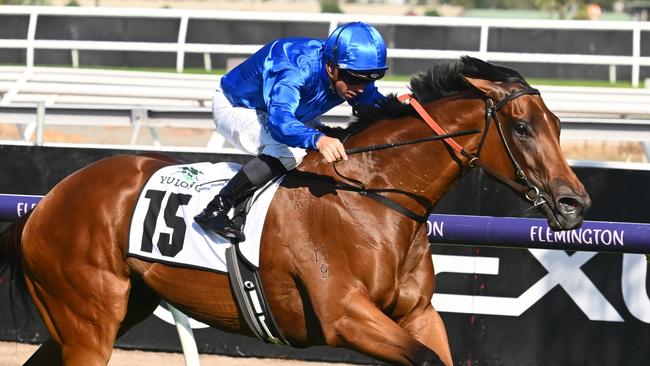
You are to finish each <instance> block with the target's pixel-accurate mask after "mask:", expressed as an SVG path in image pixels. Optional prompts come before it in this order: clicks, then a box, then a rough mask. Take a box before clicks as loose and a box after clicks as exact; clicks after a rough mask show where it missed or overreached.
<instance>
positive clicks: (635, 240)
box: [428, 215, 650, 323]
mask: <svg viewBox="0 0 650 366" xmlns="http://www.w3.org/2000/svg"><path fill="white" fill-rule="evenodd" d="M649 231H650V225H647V224H632V223H612V222H585V223H584V225H583V226H582V227H581V228H579V229H575V230H569V231H561V232H555V231H552V230H551V229H549V228H548V227H547V226H546V224H545V220H537V219H519V218H501V217H479V216H456V215H431V217H430V221H429V223H428V234H429V238H430V241H431V242H432V243H455V244H469V245H478V244H485V243H487V244H490V245H494V246H506V247H520V248H527V247H537V248H536V249H535V248H530V249H528V248H527V251H528V252H529V253H530V254H531V255H532V256H533V257H534V258H535V259H536V260H537V261H538V262H539V263H540V264H541V265H542V267H544V269H545V270H546V271H547V273H546V274H545V275H544V276H542V277H541V278H539V279H538V280H537V281H536V282H534V283H533V284H531V285H530V286H528V288H527V289H525V290H524V291H523V292H521V293H520V294H517V295H516V296H513V297H505V296H477V295H459V294H446V293H440V292H438V293H436V294H435V295H434V298H433V304H434V306H435V307H436V309H438V310H439V311H442V312H452V313H467V314H486V315H502V316H520V315H522V314H523V313H524V312H525V311H526V310H528V309H529V308H531V307H532V306H533V305H535V304H536V303H537V302H538V301H540V300H541V299H542V298H543V297H544V296H545V295H547V294H548V293H549V292H550V291H551V290H553V289H554V288H556V286H560V287H561V288H562V289H563V290H564V292H565V293H566V294H567V295H568V296H569V297H570V298H571V300H573V302H574V303H575V304H576V306H577V307H578V308H579V309H580V310H581V311H582V312H583V313H584V314H585V315H586V316H587V318H588V319H589V320H592V321H607V322H624V321H625V320H624V317H623V316H622V315H621V314H626V313H625V312H622V311H621V309H617V308H616V307H615V306H614V305H613V304H612V303H611V302H610V301H609V300H608V299H607V297H606V296H605V295H604V294H603V292H602V291H601V290H599V289H598V287H597V286H596V285H595V284H594V282H593V281H592V280H591V279H590V278H589V277H588V276H587V274H586V273H585V272H584V271H583V270H582V268H583V266H584V265H585V264H586V263H587V262H588V261H590V260H591V259H592V258H593V257H594V256H596V255H597V253H593V252H587V251H580V252H575V253H573V254H568V253H566V252H564V251H561V250H557V249H577V248H580V249H581V250H591V251H596V250H598V251H605V250H606V251H612V252H623V251H628V252H629V251H641V252H650V249H648V248H644V247H647V246H650V240H649V238H650V235H648V234H649ZM540 248H553V250H549V249H540ZM462 257H463V256H453V255H436V254H434V267H435V268H436V273H437V274H439V273H441V272H448V273H473V274H482V275H498V274H499V273H500V268H499V262H500V258H494V257H481V256H473V257H469V256H465V257H464V259H465V260H463V258H462ZM620 258H622V260H623V263H622V269H621V274H620V284H621V292H622V293H621V295H622V298H623V303H624V305H625V307H626V308H627V312H629V314H631V315H632V316H633V317H634V318H636V319H638V320H639V321H641V322H644V323H650V299H649V298H648V293H647V290H646V275H647V263H646V258H645V256H643V255H640V254H629V253H628V254H624V255H623V256H621V257H620ZM470 259H471V260H470ZM451 261H453V262H454V263H455V265H450V264H447V263H445V262H451ZM616 277H618V275H616ZM503 281H506V282H508V281H512V279H511V278H503Z"/></svg>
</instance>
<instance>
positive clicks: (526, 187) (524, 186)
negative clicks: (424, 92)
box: [398, 87, 559, 224]
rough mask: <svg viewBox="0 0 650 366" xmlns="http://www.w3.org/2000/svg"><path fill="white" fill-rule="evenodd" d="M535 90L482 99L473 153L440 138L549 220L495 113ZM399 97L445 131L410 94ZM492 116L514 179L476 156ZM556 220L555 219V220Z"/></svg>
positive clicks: (540, 196) (549, 212) (545, 206)
mask: <svg viewBox="0 0 650 366" xmlns="http://www.w3.org/2000/svg"><path fill="white" fill-rule="evenodd" d="M539 94H540V93H539V90H537V89H535V88H531V87H525V88H523V89H519V90H517V91H515V92H512V93H510V94H508V95H506V96H505V97H504V98H503V99H501V100H499V101H498V102H496V103H495V102H494V100H493V99H492V98H490V97H486V98H485V99H484V101H485V127H484V128H483V133H482V135H481V139H480V141H479V145H478V148H477V150H476V153H474V154H472V153H470V152H468V151H467V150H465V148H463V147H462V146H461V145H460V144H458V143H457V142H456V141H454V140H453V138H444V139H443V141H444V142H445V143H446V144H447V145H448V146H449V147H450V148H451V149H453V150H454V151H455V152H456V153H458V154H461V155H462V156H464V157H466V158H467V159H468V160H469V163H468V167H469V168H470V169H471V168H473V167H479V168H480V169H482V170H483V171H485V172H486V173H487V174H488V175H490V176H492V177H493V178H495V179H497V180H499V181H500V182H502V183H503V184H505V185H507V186H508V187H510V188H511V189H512V190H513V191H515V192H516V193H517V194H519V195H520V196H521V197H522V198H524V199H525V200H527V201H529V202H530V203H531V204H532V205H533V207H537V208H540V209H541V210H542V211H543V212H544V214H545V215H546V216H547V218H549V219H550V220H557V219H556V218H555V215H554V214H553V211H552V209H551V207H550V205H549V203H548V201H547V199H546V198H545V197H544V195H543V194H542V193H541V192H540V190H539V188H538V187H537V186H535V185H533V184H532V183H531V182H530V180H529V179H528V177H527V176H526V173H524V171H523V169H522V168H521V165H520V164H519V162H517V159H516V158H515V156H514V154H513V152H512V149H511V148H510V145H509V144H508V140H507V139H506V136H505V133H504V132H503V127H502V124H501V120H500V119H499V113H497V112H498V111H499V110H500V109H501V108H503V107H504V106H505V105H507V104H508V103H509V102H511V101H512V100H514V99H516V98H518V97H520V96H523V95H539ZM398 99H399V100H400V101H403V102H405V101H408V102H409V103H410V104H411V106H412V107H413V108H414V109H415V110H416V111H417V112H418V114H419V115H420V117H422V119H423V120H424V121H425V122H426V123H427V124H428V125H429V126H430V127H431V128H432V129H433V130H434V131H435V132H436V133H437V134H439V135H442V134H446V131H445V130H444V129H443V128H441V127H440V125H438V124H437V123H436V122H435V121H434V120H433V119H432V118H431V116H429V114H428V113H427V112H426V110H425V109H424V108H423V107H422V105H421V104H420V103H419V102H418V101H417V100H416V99H414V98H413V95H412V94H405V95H402V96H400V97H399V98H398ZM493 119H494V124H495V126H496V129H497V132H498V133H499V138H500V139H501V144H502V145H503V148H504V150H505V151H506V154H507V155H508V158H509V160H510V163H511V164H512V166H513V169H514V173H515V179H516V180H514V181H513V180H512V179H510V178H507V177H505V176H503V175H502V174H501V173H499V172H497V171H495V170H494V169H492V168H490V167H488V166H486V165H485V164H483V163H482V161H481V159H480V155H481V151H482V149H483V146H484V145H485V141H486V138H487V134H488V131H489V129H490V124H491V123H492V120H493ZM558 224H559V223H558Z"/></svg>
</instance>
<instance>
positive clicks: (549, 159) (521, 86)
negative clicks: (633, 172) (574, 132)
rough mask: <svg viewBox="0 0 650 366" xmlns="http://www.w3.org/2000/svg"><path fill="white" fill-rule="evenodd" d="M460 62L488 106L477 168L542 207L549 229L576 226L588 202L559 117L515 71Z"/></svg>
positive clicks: (465, 60) (469, 60)
mask: <svg viewBox="0 0 650 366" xmlns="http://www.w3.org/2000/svg"><path fill="white" fill-rule="evenodd" d="M462 61H463V65H464V67H463V71H462V72H461V73H462V76H463V78H464V80H465V81H466V82H467V83H469V84H470V85H471V86H472V87H473V88H474V89H476V90H477V91H479V92H480V93H481V94H482V97H483V99H484V100H485V105H486V107H485V108H486V117H485V122H486V124H489V126H488V128H487V132H485V131H484V133H485V137H482V138H481V140H480V142H479V146H478V148H477V151H475V152H473V153H474V154H476V155H478V156H480V166H482V167H484V168H485V169H486V171H487V172H488V174H491V175H493V176H496V178H498V179H500V180H502V181H504V182H505V183H506V184H509V185H510V186H511V187H513V188H514V189H515V190H519V191H520V192H521V193H522V195H523V197H524V198H525V199H528V200H530V201H531V203H533V204H534V205H536V206H537V207H538V208H540V209H541V211H542V212H544V214H545V215H546V217H547V219H548V222H549V226H550V227H551V228H552V229H555V230H568V229H573V228H576V227H578V226H580V225H581V223H582V220H583V215H584V213H585V212H586V210H587V209H588V208H589V206H590V205H591V200H590V198H589V195H588V194H587V192H586V191H585V188H584V186H583V185H582V183H581V182H580V181H579V180H578V178H577V177H576V176H575V174H574V172H573V171H572V170H571V168H570V167H569V165H568V164H567V162H566V160H565V158H564V154H563V153H562V150H561V149H560V120H559V119H558V118H557V116H555V114H553V113H552V112H551V111H550V110H549V109H548V108H547V107H546V105H545V104H544V101H543V100H542V98H541V96H540V95H539V92H538V91H537V90H536V89H533V88H532V87H531V86H530V85H528V83H527V82H526V81H525V80H524V79H523V77H522V76H521V75H520V74H519V73H517V72H516V71H514V70H511V69H508V68H506V67H502V66H496V65H492V64H489V63H487V62H484V61H481V60H478V59H474V58H469V57H464V58H463V60H462ZM479 154H480V155H479ZM511 182H512V183H514V184H511Z"/></svg>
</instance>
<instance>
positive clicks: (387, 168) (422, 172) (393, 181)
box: [339, 98, 483, 211]
mask: <svg viewBox="0 0 650 366" xmlns="http://www.w3.org/2000/svg"><path fill="white" fill-rule="evenodd" d="M477 103H480V101H476V100H468V99H458V98H453V99H451V98H448V99H444V100H439V101H435V102H433V103H430V104H428V105H426V106H425V108H426V109H427V111H428V112H429V114H430V115H431V116H432V117H433V119H434V120H435V121H436V122H437V123H438V124H439V125H440V126H441V127H442V128H443V129H445V130H446V131H447V132H454V131H462V130H467V129H472V128H482V127H483V125H482V115H483V111H482V110H480V108H476V106H475V105H474V104H477ZM470 107H473V108H470ZM432 134H433V131H432V130H431V128H430V127H429V126H428V125H427V124H426V123H425V122H423V121H422V120H420V119H417V118H413V117H405V118H401V119H398V120H393V121H388V120H387V121H381V122H378V123H376V124H375V125H373V126H370V127H369V128H368V129H366V130H364V131H362V132H360V133H359V134H357V135H354V136H353V137H352V138H350V140H349V144H346V147H348V148H349V147H359V146H367V145H374V144H379V143H389V142H402V141H408V140H413V139H419V138H424V137H428V136H431V135H432ZM479 139H480V136H479V135H473V136H469V137H462V138H456V139H455V140H456V141H457V142H458V143H460V144H461V146H463V147H466V148H467V149H468V150H470V151H472V150H473V149H474V148H475V147H476V146H477V145H478V140H479ZM462 159H463V162H464V158H462ZM459 168H460V166H459V164H458V162H457V161H455V160H454V159H453V154H452V153H450V150H449V148H448V147H447V146H446V144H445V143H443V142H442V141H431V142H422V143H417V144H413V145H407V146H402V147H397V148H393V149H388V150H382V151H376V152H371V153H365V154H362V155H361V156H352V157H350V160H349V161H348V162H346V163H344V164H341V168H340V169H339V171H341V173H343V174H344V175H346V176H350V177H355V178H356V179H359V180H360V181H362V182H364V183H365V184H366V185H367V187H369V188H392V189H398V190H401V191H404V192H409V193H415V194H417V195H418V196H422V197H425V198H426V199H427V200H428V201H429V202H431V203H432V204H433V203H435V202H437V200H438V199H440V197H442V195H443V194H444V193H445V192H447V191H448V190H449V188H451V185H452V184H453V183H454V182H455V181H456V180H457V179H458V178H460V176H461V170H460V169H459ZM395 199H397V200H399V201H404V204H405V205H406V206H408V207H414V209H416V210H417V211H420V210H421V207H420V210H418V209H417V208H416V207H417V206H418V204H415V203H413V200H411V199H405V198H404V197H401V198H400V197H399V196H396V197H395ZM409 201H411V202H410V203H409Z"/></svg>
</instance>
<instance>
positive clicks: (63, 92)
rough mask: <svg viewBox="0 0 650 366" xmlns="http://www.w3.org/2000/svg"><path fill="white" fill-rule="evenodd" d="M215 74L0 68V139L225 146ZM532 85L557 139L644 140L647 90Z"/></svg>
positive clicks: (399, 85) (333, 117)
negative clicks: (80, 132)
mask: <svg viewBox="0 0 650 366" xmlns="http://www.w3.org/2000/svg"><path fill="white" fill-rule="evenodd" d="M218 80H219V77H218V76H217V75H187V74H173V73H149V72H131V71H129V72H126V71H108V70H83V69H60V68H40V67H33V68H28V67H0V95H4V96H3V98H2V99H0V125H8V124H9V125H15V126H16V129H17V130H18V131H19V132H20V136H19V138H18V139H17V141H16V140H14V141H2V142H5V143H21V144H33V143H35V144H39V145H41V144H49V145H52V142H51V141H50V142H48V141H45V140H44V134H43V131H44V129H45V128H46V127H48V128H49V127H55V126H77V127H92V126H95V127H121V128H123V129H127V130H129V132H127V133H128V135H126V138H125V139H123V141H122V142H121V144H123V145H131V146H133V145H137V144H138V140H139V139H138V137H139V136H140V134H141V132H142V130H143V129H148V131H149V132H150V135H151V136H152V143H151V145H149V147H153V148H157V149H167V150H188V148H189V150H194V151H217V150H219V151H224V152H225V151H227V152H231V151H230V150H229V149H227V146H224V145H223V138H222V137H221V136H219V135H218V134H216V133H214V132H213V130H214V129H213V124H212V119H211V112H210V104H211V98H212V95H213V91H214V88H215V87H216V85H217V83H218ZM378 86H379V89H380V90H381V91H382V92H383V93H385V94H388V93H397V94H402V93H405V92H407V91H408V89H407V88H406V83H405V82H382V81H380V82H378ZM538 87H539V89H540V90H541V92H542V96H543V98H544V100H545V102H546V104H547V105H548V106H549V108H550V109H551V110H552V111H553V112H555V113H556V114H557V115H558V116H559V117H560V118H561V119H562V129H563V132H562V138H563V139H568V140H610V141H615V140H618V141H643V142H650V102H649V101H650V89H631V88H581V87H559V86H538ZM350 115H351V110H350V108H349V107H348V106H346V105H342V106H339V107H336V108H334V109H332V110H331V111H330V112H328V113H327V114H326V115H325V116H323V117H322V120H323V122H325V123H346V122H348V121H349V119H350ZM165 128H195V129H205V130H206V132H207V131H209V132H207V133H211V137H210V138H209V139H206V143H205V144H203V145H202V146H200V145H194V147H191V146H181V145H173V144H172V145H170V144H166V146H163V143H162V142H161V139H159V138H158V132H159V130H161V129H165ZM138 148H147V147H146V146H138ZM224 149H225V150H224Z"/></svg>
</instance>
